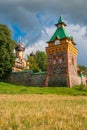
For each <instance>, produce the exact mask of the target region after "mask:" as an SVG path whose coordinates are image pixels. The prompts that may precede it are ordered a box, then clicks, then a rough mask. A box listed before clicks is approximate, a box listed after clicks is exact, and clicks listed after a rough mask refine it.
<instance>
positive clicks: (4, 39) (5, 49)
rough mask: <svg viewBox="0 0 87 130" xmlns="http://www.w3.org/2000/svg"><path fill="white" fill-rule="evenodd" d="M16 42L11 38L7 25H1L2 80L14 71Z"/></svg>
mask: <svg viewBox="0 0 87 130" xmlns="http://www.w3.org/2000/svg"><path fill="white" fill-rule="evenodd" d="M14 46H15V42H14V41H13V40H12V38H11V32H10V30H9V29H8V27H7V26H6V25H2V24H0V79H3V78H4V77H5V76H6V75H7V74H9V73H10V72H11V70H12V66H13V62H14V58H15V57H14V54H13V50H14Z"/></svg>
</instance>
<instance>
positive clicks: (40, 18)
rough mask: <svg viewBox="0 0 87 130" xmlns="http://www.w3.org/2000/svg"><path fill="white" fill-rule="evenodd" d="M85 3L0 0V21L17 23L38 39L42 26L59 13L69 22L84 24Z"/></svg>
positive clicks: (82, 0) (76, 0) (86, 20)
mask: <svg viewBox="0 0 87 130" xmlns="http://www.w3.org/2000/svg"><path fill="white" fill-rule="evenodd" d="M86 5H87V1H86V0H0V22H3V21H4V22H7V23H8V22H10V23H12V24H17V25H18V26H19V27H20V28H21V30H22V31H25V32H31V34H30V37H31V38H32V39H34V38H37V39H38V37H39V36H40V35H41V30H42V29H43V28H44V26H49V25H50V24H51V22H54V20H56V19H57V18H58V17H59V16H60V15H63V16H64V17H65V19H68V21H69V23H73V24H74V23H75V24H77V23H78V24H81V25H85V26H86V25H87V15H86V12H87V9H86ZM34 33H35V35H34ZM31 41H33V40H31Z"/></svg>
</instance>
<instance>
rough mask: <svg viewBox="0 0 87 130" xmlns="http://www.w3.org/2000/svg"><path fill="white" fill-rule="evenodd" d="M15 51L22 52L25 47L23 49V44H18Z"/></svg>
mask: <svg viewBox="0 0 87 130" xmlns="http://www.w3.org/2000/svg"><path fill="white" fill-rule="evenodd" d="M15 50H17V51H24V50H25V47H24V45H23V44H21V43H19V44H17V45H16V47H15Z"/></svg>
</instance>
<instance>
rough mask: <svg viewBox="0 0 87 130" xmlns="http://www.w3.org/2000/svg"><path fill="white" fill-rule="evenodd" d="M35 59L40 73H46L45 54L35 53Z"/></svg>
mask: <svg viewBox="0 0 87 130" xmlns="http://www.w3.org/2000/svg"><path fill="white" fill-rule="evenodd" d="M35 59H36V61H37V64H38V66H39V68H40V69H41V71H46V65H47V60H46V53H45V52H42V51H37V52H36V54H35Z"/></svg>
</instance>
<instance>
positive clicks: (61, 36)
mask: <svg viewBox="0 0 87 130" xmlns="http://www.w3.org/2000/svg"><path fill="white" fill-rule="evenodd" d="M62 23H64V22H63V20H62V18H61V16H60V18H59V20H58V23H57V24H62ZM64 24H65V23H64ZM56 37H57V38H58V39H64V38H69V39H72V37H71V36H69V35H68V34H67V32H66V30H65V28H64V27H62V26H61V27H57V29H56V31H55V33H54V34H53V36H52V37H51V38H50V40H49V41H48V42H52V41H54V40H55V38H56Z"/></svg>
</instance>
